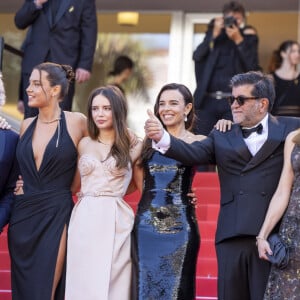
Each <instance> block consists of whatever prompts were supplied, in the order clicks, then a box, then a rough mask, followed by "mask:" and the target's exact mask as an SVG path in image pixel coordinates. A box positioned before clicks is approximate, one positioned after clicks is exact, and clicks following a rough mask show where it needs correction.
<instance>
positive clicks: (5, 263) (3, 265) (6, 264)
mask: <svg viewBox="0 0 300 300" xmlns="http://www.w3.org/2000/svg"><path fill="white" fill-rule="evenodd" d="M9 269H10V258H9V254H8V252H7V251H0V270H4V271H5V270H6V271H8V270H9ZM0 299H1V298H0Z"/></svg>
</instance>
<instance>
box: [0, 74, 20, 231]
mask: <svg viewBox="0 0 300 300" xmlns="http://www.w3.org/2000/svg"><path fill="white" fill-rule="evenodd" d="M4 102H5V90H4V86H3V82H2V74H1V73H0V106H2V105H3V104H4ZM0 123H1V124H0V125H1V126H0V170H1V174H0V233H1V232H2V230H3V227H4V226H5V225H6V224H7V222H8V220H9V216H10V211H11V205H12V202H13V198H14V187H15V185H16V181H17V176H18V168H17V162H16V158H15V152H16V147H17V143H18V135H17V134H16V133H15V132H13V131H12V130H7V129H2V128H5V127H6V124H5V122H4V123H3V124H2V122H0Z"/></svg>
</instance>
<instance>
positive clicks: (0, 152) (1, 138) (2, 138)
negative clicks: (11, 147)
mask: <svg viewBox="0 0 300 300" xmlns="http://www.w3.org/2000/svg"><path fill="white" fill-rule="evenodd" d="M3 130H6V129H0V161H2V159H3V157H4V149H5V144H6V135H5V134H4V132H3Z"/></svg>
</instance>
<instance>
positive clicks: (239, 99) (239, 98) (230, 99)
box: [227, 96, 260, 106]
mask: <svg viewBox="0 0 300 300" xmlns="http://www.w3.org/2000/svg"><path fill="white" fill-rule="evenodd" d="M258 99H260V97H244V96H237V97H234V96H229V97H227V100H228V102H229V105H232V104H233V102H234V101H235V100H236V102H237V103H238V105H239V106H242V105H244V104H245V102H246V101H247V100H258Z"/></svg>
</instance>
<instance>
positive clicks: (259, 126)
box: [242, 123, 263, 139]
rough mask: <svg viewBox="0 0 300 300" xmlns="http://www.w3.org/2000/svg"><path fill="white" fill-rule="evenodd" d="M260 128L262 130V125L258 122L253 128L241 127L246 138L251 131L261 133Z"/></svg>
mask: <svg viewBox="0 0 300 300" xmlns="http://www.w3.org/2000/svg"><path fill="white" fill-rule="evenodd" d="M262 130H263V126H262V125H261V124H260V123H259V124H258V125H257V126H256V127H253V128H242V134H243V137H244V138H245V139H246V138H247V137H249V136H250V134H251V133H253V132H257V133H258V134H261V133H262Z"/></svg>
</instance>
